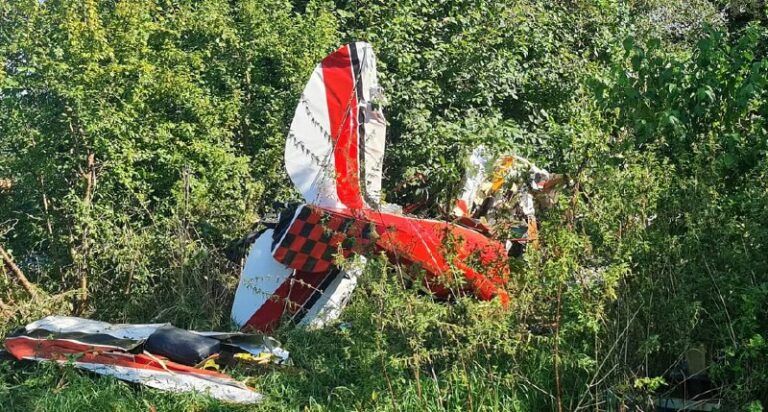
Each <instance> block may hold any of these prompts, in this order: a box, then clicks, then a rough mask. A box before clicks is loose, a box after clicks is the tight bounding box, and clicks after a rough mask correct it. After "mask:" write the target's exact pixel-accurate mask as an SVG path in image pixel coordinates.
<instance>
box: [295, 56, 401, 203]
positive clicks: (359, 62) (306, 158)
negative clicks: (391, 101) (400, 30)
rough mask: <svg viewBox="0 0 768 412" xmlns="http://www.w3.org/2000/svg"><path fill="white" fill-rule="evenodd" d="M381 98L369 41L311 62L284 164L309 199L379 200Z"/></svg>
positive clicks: (382, 143)
mask: <svg viewBox="0 0 768 412" xmlns="http://www.w3.org/2000/svg"><path fill="white" fill-rule="evenodd" d="M380 101H381V89H380V87H379V84H378V78H377V72H376V56H375V54H374V53H373V48H372V47H371V45H370V44H368V43H365V42H356V43H351V44H347V45H344V46H342V47H341V48H339V49H338V50H336V51H335V52H333V53H331V54H330V55H328V56H327V57H326V58H325V59H323V61H322V62H320V64H318V65H317V66H316V67H315V69H314V71H313V72H312V75H311V76H310V79H309V81H308V82H307V85H306V87H305V88H304V91H303V93H302V95H301V99H300V100H299V105H298V106H297V108H296V112H295V114H294V118H293V122H292V123H291V128H290V131H289V133H288V138H287V139H286V145H285V167H286V170H287V171H288V175H289V176H290V178H291V180H292V181H293V183H294V185H296V188H297V189H298V190H299V191H300V192H301V194H302V195H303V197H304V199H305V200H306V201H307V202H308V203H310V204H314V205H317V206H322V207H326V208H331V209H339V208H352V209H360V208H370V207H376V206H377V205H378V203H379V200H380V197H381V174H382V162H383V158H384V146H385V134H386V120H385V118H384V114H383V112H382V111H381V109H380V107H379V106H378V104H377V103H378V102H380Z"/></svg>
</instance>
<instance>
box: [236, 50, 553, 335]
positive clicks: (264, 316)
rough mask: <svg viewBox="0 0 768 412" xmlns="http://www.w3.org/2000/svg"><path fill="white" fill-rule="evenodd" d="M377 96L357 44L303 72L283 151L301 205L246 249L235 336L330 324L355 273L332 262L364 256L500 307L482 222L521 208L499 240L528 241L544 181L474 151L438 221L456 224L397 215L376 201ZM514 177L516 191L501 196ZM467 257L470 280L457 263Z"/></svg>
mask: <svg viewBox="0 0 768 412" xmlns="http://www.w3.org/2000/svg"><path fill="white" fill-rule="evenodd" d="M382 98H383V96H382V90H381V88H380V87H379V84H378V79H377V72H376V56H375V55H374V52H373V48H372V47H371V45H370V44H368V43H364V42H356V43H351V44H348V45H345V46H343V47H341V48H339V49H338V50H336V51H335V52H333V53H332V54H330V55H329V56H327V57H326V58H325V59H323V61H322V62H321V63H320V64H318V65H317V66H316V67H315V69H314V71H313V72H312V75H311V77H310V79H309V82H308V83H307V85H306V87H305V89H304V91H303V93H302V95H301V100H300V102H299V105H298V107H297V108H296V112H295V115H294V117H293V122H292V124H291V127H290V132H289V134H288V138H287V139H286V145H285V167H286V170H287V171H288V175H289V176H290V178H291V180H292V181H293V183H294V185H295V186H296V188H297V189H298V191H299V192H300V193H301V194H302V196H303V198H304V203H300V204H294V205H291V206H289V207H287V208H285V209H284V210H282V211H280V213H279V218H278V221H277V223H276V224H275V225H273V227H270V228H268V229H266V230H264V231H263V232H261V233H260V235H259V236H258V237H257V238H256V240H255V242H254V243H253V245H252V246H251V248H250V251H249V253H248V256H247V258H246V262H245V265H244V269H243V272H242V275H241V279H240V284H239V286H238V289H237V293H236V295H235V301H234V305H233V307H232V319H233V320H234V322H235V323H236V324H238V325H240V326H241V327H243V328H244V329H251V330H258V331H262V332H269V331H271V330H273V329H274V328H275V327H277V326H278V325H279V324H280V322H281V321H283V320H286V319H288V320H290V321H293V322H294V323H297V324H299V325H314V326H319V325H323V324H325V323H327V322H328V321H330V320H332V319H334V318H336V317H338V315H339V313H340V311H341V308H342V307H343V306H344V305H345V303H346V301H347V300H348V299H349V297H350V295H351V293H352V291H353V290H354V288H355V286H356V284H357V275H358V272H359V270H353V271H344V270H343V269H341V268H340V267H339V266H338V265H337V264H336V261H335V256H336V255H337V254H340V255H341V256H343V257H344V258H347V257H349V256H350V255H353V254H355V255H360V254H363V253H364V252H366V251H367V252H376V253H382V252H383V253H384V254H385V255H386V256H387V257H388V258H389V259H390V260H391V261H392V262H393V263H396V264H417V265H418V266H419V267H420V268H421V269H422V270H423V271H424V272H425V274H426V276H425V280H424V282H425V286H426V287H427V288H428V289H429V290H430V291H431V292H432V293H434V294H435V295H436V296H437V297H448V296H449V295H450V293H451V291H450V290H449V288H448V287H447V286H445V285H446V282H445V281H446V280H450V276H451V274H452V273H453V272H452V271H451V269H452V268H458V269H459V271H460V272H461V274H462V275H463V277H464V280H465V281H466V282H465V284H466V285H467V286H466V292H469V293H471V294H474V295H475V296H476V297H477V298H479V299H482V300H491V299H493V298H496V297H498V299H499V301H500V302H501V304H502V305H503V306H505V307H506V306H507V305H508V302H509V295H508V294H507V291H506V290H505V285H506V282H507V280H508V277H509V266H508V263H507V258H508V255H507V251H508V249H509V248H510V245H509V244H507V245H505V244H504V243H502V242H500V241H499V240H496V239H494V238H492V237H491V236H490V234H491V230H490V229H489V228H488V227H487V225H486V223H487V219H486V218H487V217H488V216H489V215H492V214H493V213H489V212H492V210H495V209H501V210H503V208H500V207H499V206H500V205H503V204H509V202H512V203H514V204H515V206H517V204H518V203H521V202H523V203H524V204H525V205H526V206H525V208H526V210H524V211H523V214H524V215H525V216H528V218H527V221H526V224H525V229H524V230H523V233H522V234H521V235H520V236H515V237H513V238H508V239H504V240H508V241H510V242H511V241H516V242H518V243H520V242H526V241H527V240H528V239H527V238H526V233H528V232H530V233H535V219H534V217H533V201H534V199H533V196H532V195H530V194H528V192H529V191H528V188H530V189H531V190H532V191H534V192H535V191H542V192H543V191H544V189H545V186H546V185H547V183H548V182H549V181H550V180H553V179H552V177H553V176H550V175H549V174H548V173H546V171H543V170H541V169H538V168H536V167H535V166H533V165H531V164H530V163H528V162H527V161H525V160H524V159H521V158H518V157H514V156H506V157H501V158H499V159H496V158H494V157H492V156H490V155H488V154H486V153H485V151H484V150H483V149H478V150H476V151H475V152H474V153H473V154H472V157H471V159H470V163H471V167H470V174H469V175H468V177H467V180H466V184H465V189H464V192H463V194H462V197H461V198H460V199H459V200H458V201H457V208H456V211H455V212H454V213H455V215H454V216H451V217H450V218H451V219H452V220H456V222H457V223H449V222H446V221H440V220H433V219H422V218H416V217H411V216H406V215H404V214H403V213H402V212H401V211H402V208H400V207H399V206H397V205H392V204H386V203H383V202H382V200H381V186H382V184H381V182H382V169H383V168H382V165H383V158H384V147H385V134H386V119H385V117H384V114H383V112H382V110H381V108H380V106H379V105H378V104H377V102H378V101H379V100H380V99H382ZM521 168H522V169H525V171H522V169H521ZM510 178H513V179H510ZM517 178H520V179H522V180H523V181H525V182H524V183H523V184H522V185H520V186H519V187H518V186H514V184H513V186H514V187H505V183H509V182H510V181H516V180H515V179H517ZM489 179H490V182H489ZM529 180H530V181H529ZM489 183H490V187H486V186H488V184H489ZM505 189H506V190H507V192H508V191H509V190H513V191H514V193H515V196H513V197H514V198H515V199H516V200H514V201H512V199H510V198H509V197H507V198H503V197H502V196H499V197H498V201H497V202H496V203H497V205H495V206H494V205H493V204H490V205H489V204H488V202H483V201H478V200H477V198H478V197H480V196H482V197H484V198H489V197H490V198H493V197H494V196H495V195H496V194H498V193H501V192H504V193H506V192H505ZM518 194H520V195H521V196H519V197H520V201H518V200H517V197H518V196H517V195H518ZM491 203H493V202H491ZM529 208H530V210H528V209H529ZM478 218H479V219H480V220H478ZM449 240H450V241H449ZM472 259H474V260H476V261H477V266H478V267H482V268H483V270H482V272H481V271H479V270H477V269H476V268H473V267H471V266H470V265H468V264H467V263H466V262H467V261H470V260H472Z"/></svg>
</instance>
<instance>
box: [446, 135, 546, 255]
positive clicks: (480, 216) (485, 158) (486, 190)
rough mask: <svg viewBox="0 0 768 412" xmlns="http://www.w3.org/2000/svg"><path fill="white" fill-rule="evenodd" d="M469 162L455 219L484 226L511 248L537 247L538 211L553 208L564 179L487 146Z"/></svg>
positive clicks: (456, 206) (457, 202)
mask: <svg viewBox="0 0 768 412" xmlns="http://www.w3.org/2000/svg"><path fill="white" fill-rule="evenodd" d="M468 160H469V162H468V167H467V173H466V177H465V180H464V188H463V190H462V193H461V194H460V196H459V198H458V199H457V200H456V205H455V207H454V210H453V214H454V216H456V217H458V218H459V219H460V222H461V223H462V224H466V223H468V222H471V224H470V225H469V226H472V225H474V226H477V225H480V226H482V228H483V230H487V232H488V234H490V235H493V236H494V237H496V238H498V239H501V240H504V241H506V244H507V249H509V248H510V247H511V242H527V241H532V242H534V244H536V243H537V241H538V226H537V222H536V211H537V210H541V209H546V208H548V207H550V206H551V204H552V203H553V201H554V200H553V196H554V193H555V190H554V189H555V187H556V186H557V184H558V183H559V182H560V181H561V177H560V176H559V175H554V174H550V173H549V172H547V171H546V170H544V169H540V168H538V167H537V166H536V165H534V164H533V163H531V162H530V161H528V160H527V159H524V158H522V157H520V156H516V155H513V154H505V155H498V156H493V155H491V154H490V153H489V151H488V150H487V149H486V148H484V147H478V148H476V149H475V150H474V151H473V152H472V153H471V154H470V155H469V159H468ZM473 219H474V221H473Z"/></svg>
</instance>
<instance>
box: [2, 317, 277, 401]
mask: <svg viewBox="0 0 768 412" xmlns="http://www.w3.org/2000/svg"><path fill="white" fill-rule="evenodd" d="M169 331H170V332H171V333H172V334H175V335H176V336H178V335H182V336H186V337H189V336H191V337H192V340H194V339H199V340H205V341H212V342H214V345H212V346H211V347H215V348H216V353H198V355H199V356H201V357H208V356H214V355H219V354H220V353H224V352H226V351H232V352H242V353H248V354H250V355H253V356H261V357H265V356H268V357H269V358H272V359H273V360H274V361H275V362H278V363H279V362H284V361H285V360H287V357H288V353H287V352H285V351H284V350H282V349H281V348H280V346H279V343H278V342H277V341H275V340H274V339H271V338H269V337H266V336H261V335H248V334H242V333H221V332H190V331H184V330H180V329H177V328H173V327H172V326H170V325H168V324H145V325H113V324H110V323H106V322H98V321H93V320H88V319H82V318H74V317H66V316H49V317H46V318H44V319H41V320H39V321H37V322H33V323H31V324H29V325H27V326H26V327H25V328H24V329H22V330H20V331H18V332H16V333H15V334H13V335H11V336H10V337H8V338H6V340H5V348H6V350H7V351H8V352H9V353H10V354H11V355H13V356H14V357H15V358H16V359H19V360H33V361H55V362H59V363H71V364H72V365H74V366H75V367H77V368H79V369H84V370H88V371H91V372H94V373H98V374H100V375H108V376H113V377H115V378H117V379H121V380H125V381H128V382H134V383H140V384H142V385H146V386H149V387H152V388H156V389H161V390H166V391H171V392H198V393H202V394H206V395H209V396H211V397H213V398H215V399H218V400H222V401H227V402H235V403H255V402H258V401H259V400H261V399H262V395H261V394H259V393H257V392H255V391H254V390H253V389H251V388H249V387H247V386H246V385H244V384H242V383H240V382H238V381H237V380H235V379H233V378H231V377H230V376H229V375H226V374H223V373H220V372H216V371H210V370H206V369H201V368H198V367H195V366H194V365H185V364H182V363H179V362H175V361H172V360H171V359H169V358H175V356H174V355H179V356H181V355H182V353H184V352H190V351H193V352H194V351H195V350H198V348H196V347H193V346H191V344H189V340H188V339H187V340H183V339H181V340H178V341H168V340H167V336H168V332H169ZM161 334H162V335H161ZM159 336H162V338H163V339H166V340H165V341H164V342H161V344H164V346H165V347H166V351H170V352H166V353H163V354H160V353H157V352H153V351H152V350H150V347H151V346H150V345H149V343H150V342H152V340H153V339H157V337H159ZM155 346H157V345H155ZM182 357H183V356H182Z"/></svg>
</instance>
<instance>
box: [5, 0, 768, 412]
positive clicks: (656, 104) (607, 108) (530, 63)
mask: <svg viewBox="0 0 768 412" xmlns="http://www.w3.org/2000/svg"><path fill="white" fill-rule="evenodd" d="M766 12H767V10H766V6H765V5H764V2H759V1H754V2H752V1H733V2H725V1H707V0H697V1H683V0H679V1H655V0H639V1H633V2H615V1H610V0H605V1H574V2H539V1H534V0H523V1H514V2H513V1H491V0H453V1H447V0H437V1H434V0H433V1H426V0H399V1H396V2H383V1H376V0H355V1H343V0H339V1H336V2H329V1H321V0H317V1H315V0H311V1H308V2H307V1H294V2H289V1H286V0H241V1H224V0H210V1H205V2H192V1H171V0H121V1H95V0H84V1H80V2H67V1H59V0H47V1H44V2H40V1H36V0H6V1H0V63H1V64H0V181H7V180H6V179H10V182H11V183H12V185H11V187H10V188H9V189H4V188H2V187H0V246H3V247H5V248H6V249H9V250H10V251H11V252H12V255H13V256H14V258H15V260H16V261H17V263H18V264H19V266H20V267H21V269H22V270H23V271H24V273H26V275H27V276H28V277H29V278H30V280H31V281H32V282H34V283H35V284H36V285H38V287H39V290H40V292H39V294H38V295H37V296H35V297H31V296H30V295H29V293H28V291H26V290H25V289H24V288H23V287H20V286H19V285H16V284H14V283H13V281H12V280H11V279H13V277H12V276H11V274H10V273H5V272H4V271H3V269H0V314H2V316H0V336H2V335H4V334H5V333H7V331H8V330H10V328H12V327H16V326H18V325H19V324H22V323H24V322H26V321H29V320H32V319H34V318H36V317H39V316H41V315H45V314H50V313H77V314H81V315H86V316H90V317H95V318H99V319H103V320H111V321H132V322H148V321H170V322H174V323H175V324H177V325H178V326H182V327H196V328H209V327H210V328H226V327H228V326H229V325H228V319H227V314H228V311H229V305H230V303H231V298H232V292H233V286H234V284H235V282H236V278H237V275H238V271H239V267H238V265H236V264H234V263H232V262H230V261H228V260H227V259H226V258H225V257H224V250H225V248H226V246H227V245H228V244H229V243H230V242H231V241H233V240H235V239H238V238H239V237H241V236H242V235H244V234H245V233H246V232H247V231H248V230H249V229H250V228H251V227H252V226H253V225H254V224H255V223H256V222H257V220H258V218H259V216H260V215H262V214H264V213H265V212H266V211H268V210H269V209H270V207H271V206H270V205H271V203H272V202H273V201H274V200H289V199H295V198H296V194H295V193H294V192H293V191H292V189H291V185H290V184H288V180H287V178H286V176H285V175H284V172H283V168H282V147H283V145H284V139H285V132H286V130H287V127H288V125H289V122H290V119H291V116H292V114H293V110H294V108H295V105H296V102H297V101H298V97H299V93H300V90H301V88H302V87H303V85H304V83H305V81H306V78H307V76H308V74H309V73H310V71H311V70H312V68H313V66H314V65H315V64H316V62H317V61H318V60H319V59H320V58H321V57H322V56H324V55H325V54H326V53H328V52H329V51H331V50H333V49H334V48H336V47H338V45H339V44H341V43H342V42H345V41H350V40H357V39H359V40H366V41H369V42H371V43H372V44H373V45H374V47H375V49H376V51H377V54H378V57H379V60H380V66H379V71H380V73H381V77H382V81H383V83H384V87H385V90H386V94H387V102H386V105H387V107H386V108H385V110H386V113H387V116H388V119H389V121H390V128H389V135H388V141H389V143H388V144H389V146H388V149H387V150H388V152H387V157H386V159H385V167H386V169H385V186H386V193H385V195H386V197H387V199H388V200H389V201H397V202H400V203H408V202H414V201H426V202H428V203H429V204H432V205H434V206H435V208H438V207H439V205H441V204H445V202H447V201H448V200H449V199H451V197H452V196H453V195H454V194H455V191H456V189H457V186H458V185H459V183H460V181H461V176H462V174H463V168H464V166H463V164H462V162H461V160H459V159H461V158H462V157H463V156H464V155H465V154H466V153H467V152H468V151H469V150H470V149H471V148H472V147H474V146H476V145H477V144H479V143H483V144H486V145H488V146H491V147H494V148H497V149H498V150H515V151H517V152H518V153H521V154H523V155H526V156H529V157H531V158H532V159H533V160H536V161H537V163H540V164H541V165H544V166H546V167H547V168H548V169H549V170H552V171H556V172H559V173H563V174H565V175H566V176H567V177H568V181H569V185H568V187H567V188H566V189H565V190H564V191H563V193H562V195H561V196H560V199H559V203H558V205H557V206H556V207H555V208H554V209H553V210H551V211H550V212H549V213H548V214H547V215H546V216H544V222H543V228H542V230H541V233H542V236H543V239H542V245H543V247H542V249H541V250H539V251H529V253H527V254H526V258H525V261H524V262H514V263H515V267H516V271H515V273H514V279H513V280H512V282H511V283H510V285H509V289H510V292H511V296H513V304H512V308H511V310H509V311H503V310H501V309H500V308H499V307H498V306H497V304H496V303H478V302H475V301H473V300H471V299H459V300H458V301H457V302H454V303H452V304H445V303H440V302H435V301H433V300H431V299H430V298H429V297H428V296H425V295H424V294H423V293H421V292H420V291H418V290H413V289H412V288H409V287H404V285H403V282H402V278H401V272H400V270H399V269H398V268H394V267H391V266H389V265H388V264H386V263H385V262H384V261H383V260H380V259H375V258H373V259H371V260H372V262H373V263H371V264H370V265H369V266H368V269H367V271H366V274H365V276H364V277H363V285H362V286H361V288H360V289H359V290H358V291H357V292H356V296H355V298H354V300H353V302H352V304H351V306H350V307H349V308H348V310H347V311H346V312H345V314H344V320H345V321H346V322H349V324H350V325H351V326H350V327H349V328H342V329H338V328H328V329H326V330H321V331H312V332H310V331H301V330H290V329H286V330H281V331H279V332H278V335H279V338H281V339H282V340H283V341H284V343H285V344H286V346H287V347H288V349H289V350H291V351H292V354H293V357H294V359H295V362H296V368H295V369H292V370H283V371H271V372H269V373H267V374H264V375H256V376H254V375H253V374H252V373H246V372H245V371H235V375H236V376H238V377H241V378H243V379H247V380H248V382H249V383H250V384H252V385H254V386H256V387H257V388H259V390H261V391H263V392H265V393H266V394H267V396H268V399H269V400H268V402H267V404H266V405H265V406H264V407H265V408H266V409H270V408H271V409H296V408H308V409H317V410H325V409H334V410H350V409H373V408H375V409H382V410H386V409H392V410H399V409H408V410H411V409H412V410H445V409H450V410H467V409H470V410H495V409H503V410H547V409H555V410H556V409H559V408H561V409H562V410H577V409H580V408H581V409H586V408H589V409H592V410H611V409H617V408H619V407H620V406H621V405H623V406H625V407H635V406H637V407H639V408H642V409H643V410H647V406H648V405H649V403H650V402H652V401H653V399H654V396H657V395H659V394H663V393H665V391H667V390H670V389H672V386H674V385H665V384H664V383H665V381H668V380H669V378H668V377H669V376H670V371H677V370H685V368H686V365H685V359H686V353H688V352H690V351H691V350H692V349H696V350H701V351H703V352H705V353H706V357H707V365H708V367H707V375H708V376H709V377H710V378H711V379H712V380H713V382H714V384H715V386H716V388H717V390H716V395H717V396H720V397H722V399H723V402H724V404H723V405H724V407H725V408H727V409H728V410H738V409H747V408H749V409H751V410H761V409H762V405H766V404H767V403H768V374H766V372H765V370H764V368H763V367H762V365H763V364H764V363H765V362H766V361H768V343H766V338H767V337H768V332H766V328H767V327H768V312H766V309H765V307H766V303H768V257H767V256H768V250H766V249H767V248H768V246H767V242H768V227H767V226H766V222H768V185H767V184H766V182H768V163H767V162H766V155H767V153H768V131H767V129H766V122H767V121H768V103H766V102H767V101H768V100H767V99H768V88H767V87H766V86H767V84H766V82H768V23H767V21H768V16H767V15H766ZM3 274H5V276H3ZM667 383H671V382H667ZM51 388H55V392H56V394H55V395H51V394H50V390H51ZM94 388H95V390H94ZM117 399H119V401H117ZM0 400H2V403H3V404H4V405H6V406H9V407H10V408H11V409H18V410H82V409H84V408H87V406H84V405H86V404H90V405H101V409H112V410H136V409H143V408H150V409H151V408H155V407H157V408H158V410H160V409H162V410H190V409H197V410H211V409H220V410H228V409H229V408H230V406H229V405H223V404H217V403H214V402H211V401H209V400H205V399H202V398H197V397H179V396H171V395H167V394H162V393H158V392H154V391H151V390H147V389H136V388H133V387H131V386H128V385H125V384H122V383H117V382H115V381H112V380H108V379H92V378H90V377H84V376H81V375H79V374H77V373H74V372H73V371H72V370H69V369H64V370H59V369H56V368H50V367H47V366H40V367H27V368H18V366H17V365H16V364H13V363H7V362H6V363H0ZM97 409H99V408H97Z"/></svg>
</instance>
